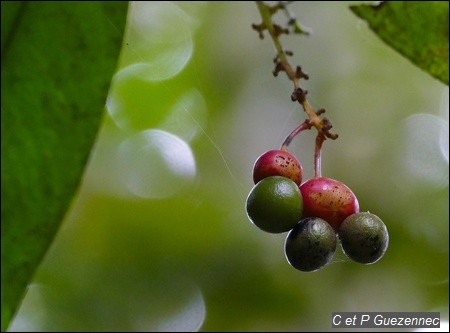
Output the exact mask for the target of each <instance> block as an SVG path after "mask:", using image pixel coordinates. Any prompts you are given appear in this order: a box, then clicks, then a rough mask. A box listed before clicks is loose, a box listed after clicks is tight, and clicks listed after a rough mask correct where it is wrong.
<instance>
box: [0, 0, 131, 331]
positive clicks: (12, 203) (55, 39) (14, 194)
mask: <svg viewBox="0 0 450 333" xmlns="http://www.w3.org/2000/svg"><path fill="white" fill-rule="evenodd" d="M127 7H128V3H127V2H58V3H54V2H22V3H12V2H2V4H1V9H2V12H1V19H2V35H1V36H2V44H1V46H2V49H1V52H2V67H1V68H2V71H1V85H2V88H1V97H2V99H1V129H2V136H1V142H2V143H1V147H2V153H1V158H2V163H1V166H2V171H1V176H2V186H1V196H2V208H1V214H2V215H1V221H2V222H1V223H2V225H1V232H2V257H1V258H2V259H1V260H2V275H1V276H2V281H1V293H2V296H1V304H2V319H1V320H2V324H1V326H2V330H5V329H6V328H7V327H8V324H9V322H10V320H11V317H12V316H13V315H14V313H15V312H16V310H17V308H18V306H19V304H20V301H21V298H22V297H23V295H24V291H25V288H26V286H27V284H28V283H29V281H30V279H31V278H32V275H33V273H34V272H35V270H36V268H37V266H38V265H39V263H40V261H41V260H42V258H43V256H44V255H45V253H46V251H47V249H48V247H49V246H50V244H51V242H52V240H53V238H54V236H55V234H56V232H57V230H58V226H59V224H60V222H61V220H62V218H63V217H64V214H65V212H66V211H67V209H68V207H69V205H70V202H71V200H72V198H73V196H74V193H75V191H76V190H77V187H78V185H79V183H80V179H81V176H82V172H83V169H84V166H85V164H86V162H87V159H88V156H89V152H90V151H91V148H92V144H93V142H94V140H95V137H96V133H97V130H98V127H99V123H100V119H101V115H102V110H103V108H104V104H105V100H106V96H107V92H108V88H109V84H110V81H111V77H112V75H113V73H114V70H115V67H116V63H117V59H118V55H119V51H120V47H121V42H122V37H123V30H124V27H125V21H126V13H127Z"/></svg>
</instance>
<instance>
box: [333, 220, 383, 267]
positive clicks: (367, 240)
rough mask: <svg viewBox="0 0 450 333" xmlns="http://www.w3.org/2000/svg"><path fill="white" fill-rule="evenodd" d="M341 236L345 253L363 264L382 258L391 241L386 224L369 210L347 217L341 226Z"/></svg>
mask: <svg viewBox="0 0 450 333" xmlns="http://www.w3.org/2000/svg"><path fill="white" fill-rule="evenodd" d="M339 238H340V240H341V246H342V250H343V251H344V253H345V254H346V255H347V256H348V257H349V258H350V259H352V260H354V261H356V262H359V263H361V264H373V263H375V262H376V261H378V260H380V259H381V257H383V255H384V253H385V252H386V250H387V247H388V243H389V233H388V231H387V228H386V225H385V224H384V223H383V221H382V220H381V219H380V218H379V217H378V216H376V215H374V214H371V213H369V212H361V213H356V214H353V215H350V216H349V217H347V218H346V219H345V220H344V222H342V224H341V226H340V228H339Z"/></svg>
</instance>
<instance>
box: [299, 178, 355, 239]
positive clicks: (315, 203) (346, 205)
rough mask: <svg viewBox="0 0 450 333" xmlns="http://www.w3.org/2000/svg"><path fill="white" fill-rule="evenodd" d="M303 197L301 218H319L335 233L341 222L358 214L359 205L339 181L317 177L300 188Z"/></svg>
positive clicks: (350, 192) (351, 193)
mask: <svg viewBox="0 0 450 333" xmlns="http://www.w3.org/2000/svg"><path fill="white" fill-rule="evenodd" d="M300 192H301V193H302V196H303V217H320V218H322V219H324V220H325V221H327V222H328V223H329V224H330V225H331V226H332V227H333V229H334V230H335V231H336V232H337V231H338V229H339V226H340V225H341V223H342V221H344V220H345V219H346V218H347V217H348V216H350V215H352V214H355V213H358V212H359V203H358V199H357V198H356V196H355V195H354V194H353V192H352V190H351V189H350V188H348V187H347V186H346V185H345V184H344V183H341V182H340V181H337V180H334V179H331V178H326V177H318V178H312V179H310V180H308V181H306V182H304V183H303V184H302V185H301V186H300Z"/></svg>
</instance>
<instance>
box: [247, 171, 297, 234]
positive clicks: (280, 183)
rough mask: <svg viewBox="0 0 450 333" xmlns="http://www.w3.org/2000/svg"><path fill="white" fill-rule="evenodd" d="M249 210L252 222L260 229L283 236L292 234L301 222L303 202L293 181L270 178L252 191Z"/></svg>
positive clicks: (284, 178)
mask: <svg viewBox="0 0 450 333" xmlns="http://www.w3.org/2000/svg"><path fill="white" fill-rule="evenodd" d="M246 208H247V215H248V217H249V219H250V221H251V222H252V223H253V224H254V225H256V226H257V227H258V228H260V229H261V230H264V231H267V232H271V233H281V232H285V231H289V230H291V229H292V228H293V227H294V226H295V225H296V224H297V223H298V221H300V219H301V218H302V211H303V199H302V195H301V194H300V189H299V188H298V186H297V184H296V183H295V182H294V181H292V180H291V179H289V178H286V177H282V176H270V177H267V178H264V179H263V180H261V181H259V182H258V183H257V184H256V185H255V186H254V187H253V189H252V190H251V191H250V194H249V195H248V197H247V203H246Z"/></svg>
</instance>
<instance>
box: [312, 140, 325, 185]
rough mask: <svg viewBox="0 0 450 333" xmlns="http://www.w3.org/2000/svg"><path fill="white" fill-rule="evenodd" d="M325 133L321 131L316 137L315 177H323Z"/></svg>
mask: <svg viewBox="0 0 450 333" xmlns="http://www.w3.org/2000/svg"><path fill="white" fill-rule="evenodd" d="M324 141H325V135H324V134H323V133H322V132H319V134H317V137H316V147H315V149H314V178H319V177H322V144H323V142H324Z"/></svg>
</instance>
